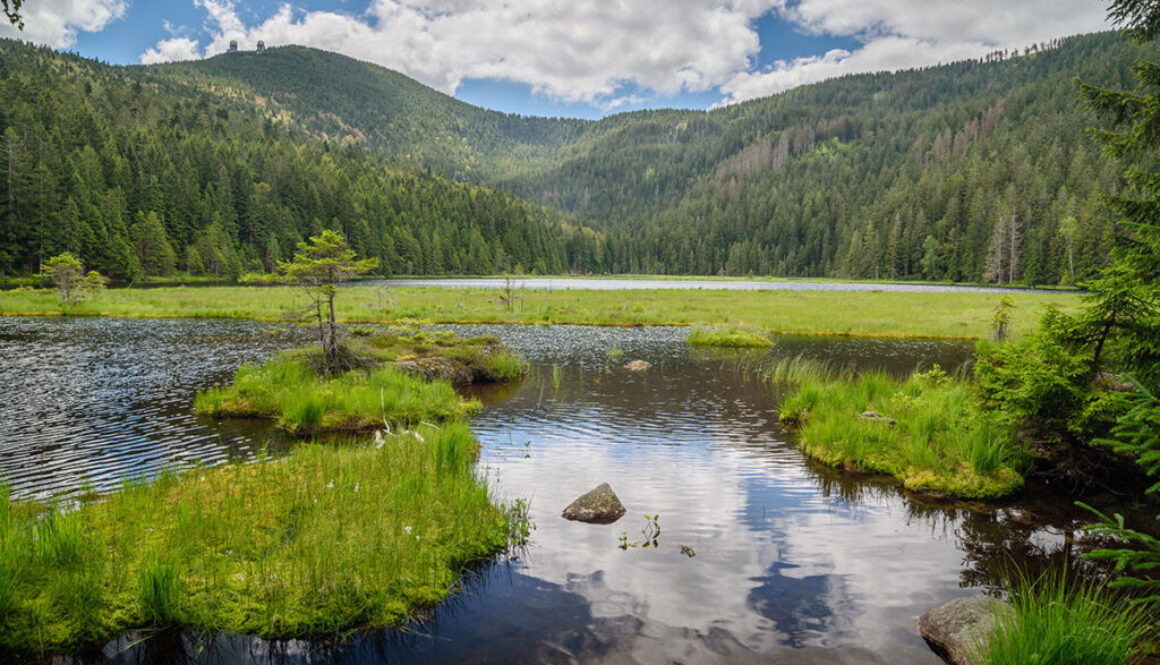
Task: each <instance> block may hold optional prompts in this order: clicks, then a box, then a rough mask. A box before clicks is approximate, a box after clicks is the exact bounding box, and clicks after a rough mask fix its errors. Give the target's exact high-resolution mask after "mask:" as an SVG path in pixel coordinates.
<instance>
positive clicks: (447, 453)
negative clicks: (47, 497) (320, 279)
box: [0, 423, 509, 655]
mask: <svg viewBox="0 0 1160 665" xmlns="http://www.w3.org/2000/svg"><path fill="white" fill-rule="evenodd" d="M419 432H420V436H421V437H422V440H420V438H419V437H417V436H415V435H414V434H410V433H408V434H404V435H399V436H390V437H386V438H385V439H383V440H381V444H382V445H376V444H375V443H373V442H372V443H366V444H350V445H344V446H328V445H320V444H306V445H303V446H301V447H299V448H297V449H296V450H295V451H293V452H292V453H291V454H289V455H288V456H287V457H285V458H282V459H278V460H269V461H260V462H257V463H253V464H244V465H231V466H227V467H220V468H216V469H212V470H194V471H190V472H187V473H183V474H181V475H177V476H170V477H166V478H162V479H160V480H157V481H155V482H152V483H149V484H142V485H135V486H131V487H127V488H126V489H124V490H123V491H121V492H118V493H116V494H113V495H111V496H109V497H106V498H104V499H102V500H101V501H99V502H96V503H91V504H87V505H83V506H81V507H79V508H78V509H76V510H73V511H67V512H60V511H57V510H54V509H48V510H45V511H43V512H42V511H40V510H38V509H36V507H34V506H27V505H21V504H15V503H10V502H9V501H8V500H7V497H6V496H5V497H2V498H3V499H4V500H2V501H0V553H2V555H0V650H2V651H6V652H7V653H10V654H26V655H42V654H45V653H61V652H75V651H77V650H80V649H84V648H86V647H93V646H99V645H100V644H102V643H103V642H104V641H106V640H108V639H110V638H112V637H115V636H116V635H118V634H120V633H121V632H122V631H125V630H128V629H132V628H163V627H172V626H188V627H193V628H196V629H202V630H210V631H218V630H226V631H237V632H241V633H246V634H253V635H260V636H265V637H285V636H291V635H294V636H307V635H333V634H336V633H341V632H343V631H348V630H352V629H357V628H366V627H379V626H391V625H395V624H398V623H400V622H403V621H405V620H407V619H408V618H409V617H410V616H412V613H413V612H414V611H415V609H416V608H422V607H426V606H429V605H431V604H433V603H435V602H437V601H439V600H440V599H442V598H443V597H445V596H446V595H447V594H448V593H449V592H450V591H451V590H452V589H453V588H454V586H455V583H456V580H457V579H458V575H459V574H460V571H461V570H462V568H463V566H465V565H467V564H469V563H470V562H472V561H475V560H479V559H482V558H484V557H487V556H489V555H491V554H492V553H493V552H495V551H497V550H498V549H500V548H502V547H504V546H505V544H506V543H507V542H508V535H509V520H508V518H507V516H505V514H504V512H503V511H502V510H501V509H499V508H497V507H496V506H494V505H493V504H492V502H491V501H490V497H489V496H488V490H487V488H486V487H484V486H483V485H482V484H481V483H480V482H479V481H478V480H477V479H476V477H475V475H474V470H473V462H474V458H475V454H476V443H475V441H474V439H473V438H472V436H471V433H470V431H469V430H468V428H467V426H466V425H464V424H462V423H447V424H445V425H444V426H442V427H441V428H436V427H426V426H424V427H421V428H419Z"/></svg>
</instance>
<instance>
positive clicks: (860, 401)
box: [768, 359, 1023, 498]
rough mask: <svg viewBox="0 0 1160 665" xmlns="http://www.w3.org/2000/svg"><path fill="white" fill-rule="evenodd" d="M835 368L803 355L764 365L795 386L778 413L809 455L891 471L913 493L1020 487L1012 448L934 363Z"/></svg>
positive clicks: (966, 390) (987, 492) (988, 492)
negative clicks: (900, 375) (859, 370)
mask: <svg viewBox="0 0 1160 665" xmlns="http://www.w3.org/2000/svg"><path fill="white" fill-rule="evenodd" d="M843 374H844V373H840V372H833V371H832V370H830V369H829V368H828V367H826V366H825V365H823V364H819V363H815V362H812V361H804V360H801V359H795V360H789V361H783V362H780V363H779V364H775V365H774V366H772V367H771V368H770V370H769V374H768V375H769V376H771V377H776V379H777V380H779V381H783V382H786V383H789V384H790V385H791V386H793V387H792V389H791V392H790V394H789V395H788V396H787V397H786V398H785V399H784V400H782V403H781V406H780V415H781V419H782V421H783V422H785V423H787V424H791V425H796V426H799V427H800V431H799V434H798V438H799V441H800V443H801V445H802V448H803V450H805V452H806V453H807V454H809V455H811V456H813V457H816V458H818V459H820V460H821V461H823V462H826V463H827V464H831V465H834V466H840V467H846V468H853V469H859V470H865V471H873V472H878V473H886V474H889V475H892V476H895V477H896V478H898V479H899V480H901V481H902V483H903V485H904V486H905V487H906V488H907V489H910V490H912V491H927V492H939V493H945V494H949V495H954V496H960V497H965V498H994V497H998V496H1002V495H1004V494H1009V493H1010V492H1013V491H1015V490H1016V489H1018V488H1019V487H1020V486H1021V485H1022V482H1023V480H1022V477H1021V476H1020V475H1019V473H1018V472H1017V470H1016V469H1017V468H1018V467H1019V466H1021V463H1022V455H1021V453H1020V449H1019V447H1018V446H1017V445H1016V443H1015V442H1014V441H1013V439H1012V438H1011V436H1010V434H1009V433H1008V430H1007V429H1005V428H1003V427H1002V426H1000V425H999V424H998V423H996V422H994V420H993V419H992V418H991V417H990V415H989V414H988V413H986V412H985V411H984V410H983V409H982V408H981V407H980V406H979V403H978V401H977V400H976V399H975V396H974V394H973V393H972V391H971V387H970V386H969V384H967V383H965V382H963V381H961V380H957V379H954V378H951V377H949V376H947V375H946V374H945V373H943V372H942V371H941V370H940V369H938V368H935V369H934V370H932V371H930V372H924V373H919V372H916V373H915V374H913V375H912V376H911V377H910V378H909V379H907V380H905V381H900V380H898V379H894V378H892V377H890V376H888V375H886V374H884V373H881V372H869V373H863V374H860V375H848V374H846V375H844V376H843ZM835 376H836V377H839V378H832V377H835Z"/></svg>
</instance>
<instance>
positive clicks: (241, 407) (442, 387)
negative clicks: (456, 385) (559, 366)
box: [194, 352, 479, 435]
mask: <svg viewBox="0 0 1160 665" xmlns="http://www.w3.org/2000/svg"><path fill="white" fill-rule="evenodd" d="M194 408H196V409H197V411H198V412H199V413H201V414H203V415H207V416H216V417H245V418H273V419H275V420H277V423H278V426H279V427H282V428H283V429H285V430H287V431H289V432H291V433H293V434H298V435H304V434H311V433H317V432H322V431H343V430H345V431H357V430H366V429H370V428H373V427H379V426H382V424H383V423H384V422H387V423H395V424H402V425H413V424H416V423H419V422H420V421H423V420H429V421H435V422H440V421H445V420H450V419H454V418H458V417H461V416H464V415H466V414H468V413H472V412H474V411H475V410H477V409H478V408H479V403H478V402H476V401H474V400H464V399H462V398H460V397H459V395H457V394H456V393H455V391H454V390H453V389H452V388H451V384H450V383H448V382H447V381H425V380H423V379H421V378H418V377H414V376H410V375H408V374H404V373H403V372H402V371H400V370H398V369H396V368H395V367H393V366H391V365H384V366H382V367H378V368H375V369H371V370H369V371H362V370H354V371H351V372H347V373H345V374H341V375H337V376H333V377H329V378H322V377H319V376H318V374H317V373H316V372H315V371H314V370H313V369H311V367H310V363H309V361H308V360H307V358H306V357H305V356H304V354H303V353H302V352H289V353H284V354H282V355H280V356H278V357H277V358H274V359H273V360H270V361H268V362H266V363H265V364H263V365H261V366H254V365H243V366H242V367H241V368H240V369H238V372H237V375H236V376H235V377H234V382H233V383H232V384H231V385H229V386H225V387H219V388H211V389H209V390H207V391H205V392H201V393H198V395H197V397H196V398H195V400H194Z"/></svg>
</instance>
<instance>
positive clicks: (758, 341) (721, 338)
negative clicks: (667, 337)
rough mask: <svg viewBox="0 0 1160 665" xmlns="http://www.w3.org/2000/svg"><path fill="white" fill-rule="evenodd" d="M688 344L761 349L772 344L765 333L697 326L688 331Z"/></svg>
mask: <svg viewBox="0 0 1160 665" xmlns="http://www.w3.org/2000/svg"><path fill="white" fill-rule="evenodd" d="M688 341H689V344H692V345H693V346H697V347H714V348H730V349H762V348H767V347H770V346H773V340H771V339H769V337H768V336H767V335H762V334H759V333H755V332H751V331H749V330H742V329H740V328H718V327H704V326H698V327H696V328H693V330H692V331H690V332H689V336H688Z"/></svg>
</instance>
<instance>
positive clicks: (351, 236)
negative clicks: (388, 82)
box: [0, 40, 602, 279]
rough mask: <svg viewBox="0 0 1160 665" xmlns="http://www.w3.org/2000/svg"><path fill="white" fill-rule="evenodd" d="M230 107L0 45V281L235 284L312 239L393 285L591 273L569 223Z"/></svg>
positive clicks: (257, 111) (198, 88) (222, 99)
mask: <svg viewBox="0 0 1160 665" xmlns="http://www.w3.org/2000/svg"><path fill="white" fill-rule="evenodd" d="M213 65H214V63H212V62H211V63H209V65H208V66H210V67H212V66H213ZM399 81H400V82H402V83H400V84H405V83H406V81H405V80H404V79H402V78H401V77H399ZM412 85H413V89H409V90H408V91H407V95H405V96H404V97H405V98H404V99H403V100H402V102H401V104H402V106H400V108H401V109H410V110H409V111H408V112H409V113H413V114H420V113H422V108H421V103H422V100H423V97H422V95H423V90H425V89H422V88H421V87H419V86H417V84H412ZM232 94H233V93H232V91H231V90H229V89H225V88H223V87H221V86H220V85H216V84H210V83H208V82H207V81H191V82H188V83H186V84H182V85H177V84H170V83H165V82H164V81H162V82H158V81H157V80H156V79H155V78H154V77H152V76H148V75H146V73H145V72H143V71H141V70H140V69H139V68H126V67H112V66H108V65H104V64H101V63H98V62H95V61H92V60H87V59H84V58H80V57H77V56H75V55H70V54H61V53H57V52H55V51H52V50H49V49H45V48H37V47H33V46H29V45H26V44H22V43H19V42H14V41H8V40H2V41H0V160H2V161H0V168H2V174H0V274H9V273H30V272H35V271H37V269H38V266H39V264H40V263H41V262H42V261H45V260H47V259H48V258H49V257H51V256H53V255H55V254H57V253H59V252H62V251H72V252H74V253H77V254H79V255H80V257H81V258H82V259H83V260H84V262H85V263H86V265H87V266H88V267H91V268H95V269H97V270H100V271H101V272H102V273H104V274H107V275H112V276H114V277H120V278H124V279H135V278H137V277H140V276H142V275H168V274H171V273H172V272H174V270H176V269H177V268H182V269H185V270H189V271H190V272H193V273H201V274H209V275H216V276H219V277H220V276H235V275H238V274H239V273H241V272H244V271H250V270H271V269H273V268H274V267H275V265H276V263H277V261H279V260H284V259H286V258H289V256H290V255H291V254H292V253H293V252H294V249H295V246H296V245H297V243H298V242H300V241H302V240H303V239H305V238H306V237H307V236H309V235H313V234H316V233H318V232H320V231H321V230H322V229H324V228H333V229H336V230H340V231H342V232H343V233H344V235H345V236H346V237H347V238H348V240H349V242H350V243H351V245H352V247H354V248H355V249H356V250H357V251H358V252H359V253H360V254H363V255H366V256H374V257H378V258H379V259H380V263H381V265H382V267H383V269H384V270H385V271H386V272H388V273H410V274H415V273H418V274H429V273H463V272H467V273H493V272H506V271H516V272H519V271H524V270H529V271H536V272H561V271H563V270H565V269H566V268H567V267H569V266H572V265H577V266H583V267H587V268H592V269H595V268H598V267H599V266H586V265H584V264H583V262H582V261H577V260H574V259H573V258H572V257H571V255H570V252H580V253H581V254H583V255H592V254H594V252H593V251H592V250H585V249H584V248H585V247H587V246H588V245H590V244H591V245H599V244H600V243H601V242H602V238H601V236H600V235H599V234H597V233H595V232H593V231H591V230H590V229H586V228H583V227H581V226H577V225H575V224H574V223H573V221H572V220H570V219H569V218H568V216H566V215H564V214H561V213H559V212H556V211H553V210H549V209H546V208H544V207H542V206H538V205H534V204H530V203H527V202H525V201H523V200H521V199H518V198H516V197H514V196H512V195H510V194H505V193H502V192H499V191H496V190H494V189H489V188H485V187H481V186H478V185H472V184H464V183H460V182H456V181H454V180H451V179H450V178H448V177H446V176H443V175H438V174H435V173H432V172H430V171H428V170H423V169H419V168H417V167H415V166H413V165H410V164H407V163H406V162H405V161H403V160H392V159H389V158H387V157H385V156H383V155H382V154H380V152H385V151H368V150H366V149H364V147H363V146H362V145H361V144H360V143H358V142H352V141H332V140H328V139H327V138H326V137H325V136H318V135H317V134H318V132H303V131H301V130H300V129H299V128H298V127H296V126H294V125H293V123H286V122H281V121H279V120H278V118H277V117H272V116H271V114H269V113H266V112H264V108H263V107H261V106H255V105H252V104H240V103H237V102H236V100H235V99H234V98H233V97H232V96H231V95H232ZM431 94H435V93H431ZM416 104H419V105H420V106H416ZM400 112H402V111H400Z"/></svg>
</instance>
